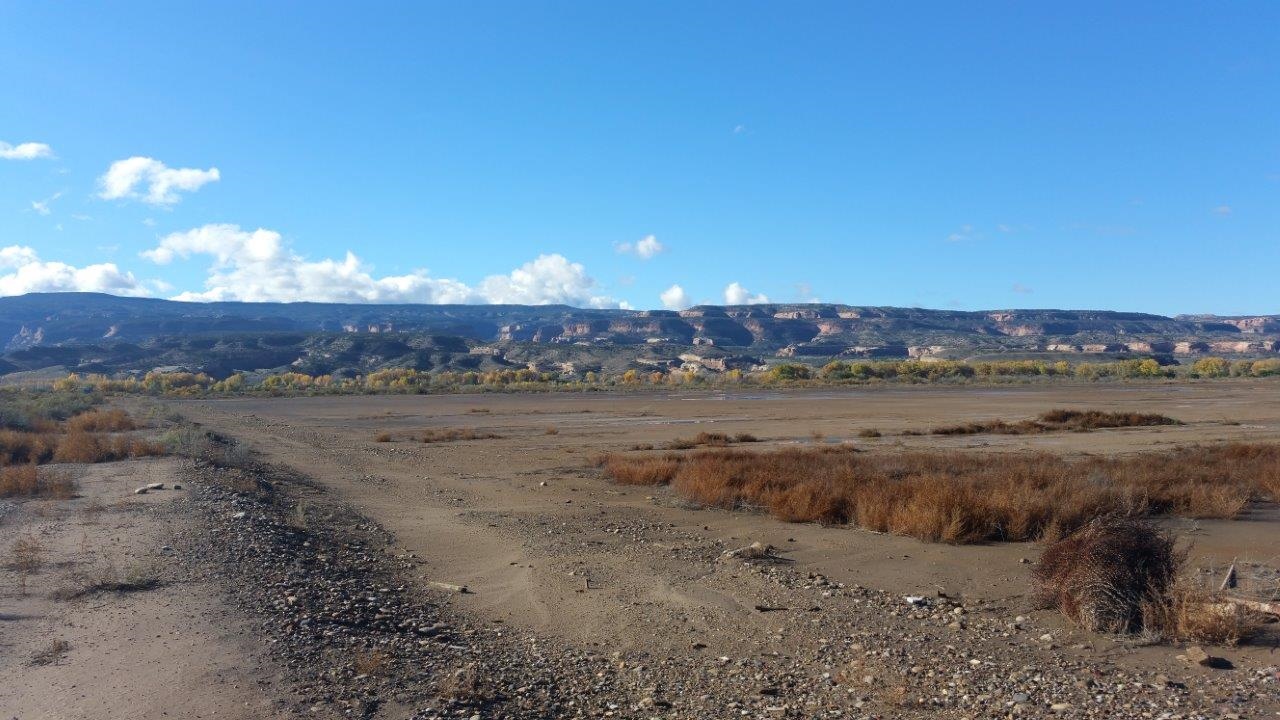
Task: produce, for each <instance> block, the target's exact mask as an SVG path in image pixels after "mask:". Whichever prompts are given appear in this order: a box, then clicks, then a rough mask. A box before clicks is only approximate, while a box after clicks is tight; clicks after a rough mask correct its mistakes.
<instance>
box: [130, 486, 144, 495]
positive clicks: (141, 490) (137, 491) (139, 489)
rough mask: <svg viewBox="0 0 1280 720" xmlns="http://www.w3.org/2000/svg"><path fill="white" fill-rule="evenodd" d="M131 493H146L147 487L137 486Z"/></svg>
mask: <svg viewBox="0 0 1280 720" xmlns="http://www.w3.org/2000/svg"><path fill="white" fill-rule="evenodd" d="M133 494H134V495H146V494H147V488H146V487H140V488H137V489H136V490H134V491H133Z"/></svg>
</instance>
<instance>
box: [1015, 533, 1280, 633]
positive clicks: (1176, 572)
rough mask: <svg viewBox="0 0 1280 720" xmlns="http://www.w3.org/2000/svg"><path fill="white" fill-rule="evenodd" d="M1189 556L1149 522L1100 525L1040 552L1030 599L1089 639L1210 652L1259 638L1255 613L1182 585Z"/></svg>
mask: <svg viewBox="0 0 1280 720" xmlns="http://www.w3.org/2000/svg"><path fill="white" fill-rule="evenodd" d="M1186 557H1187V556H1186V553H1185V552H1184V551H1181V550H1179V549H1177V547H1176V546H1175V542H1174V538H1173V536H1172V535H1170V534H1168V533H1166V532H1163V531H1161V530H1159V529H1158V528H1156V527H1155V526H1154V525H1153V524H1151V523H1150V522H1148V521H1145V520H1141V519H1136V518H1118V517H1107V518H1099V519H1096V520H1094V521H1092V522H1090V523H1089V524H1087V525H1085V526H1084V527H1082V528H1080V529H1079V530H1077V531H1076V532H1074V533H1072V534H1071V535H1069V536H1068V537H1065V538H1063V539H1062V540H1059V541H1058V542H1056V543H1054V544H1053V545H1051V546H1049V548H1048V549H1047V550H1045V552H1044V555H1042V556H1041V558H1040V562H1039V563H1038V564H1037V566H1036V568H1035V570H1034V572H1033V576H1032V577H1033V583H1034V589H1035V596H1036V599H1037V600H1038V602H1039V603H1040V605H1041V606H1042V607H1045V608H1053V609H1057V610H1058V611H1059V612H1061V613H1062V614H1063V615H1064V616H1066V617H1067V619H1069V620H1071V621H1072V622H1073V623H1075V624H1076V625H1078V626H1079V627H1082V628H1084V629H1086V630H1089V631H1092V632H1100V633H1108V634H1129V633H1143V634H1145V635H1147V636H1149V637H1153V638H1163V639H1165V640H1172V641H1191V642H1203V643H1211V644H1215V645H1235V644H1237V643H1239V642H1240V641H1242V640H1244V639H1247V638H1248V637H1250V636H1251V635H1253V634H1254V633H1256V632H1257V630H1258V629H1259V627H1260V624H1259V622H1258V618H1257V616H1256V615H1255V614H1254V613H1252V612H1251V611H1249V610H1248V609H1246V608H1244V607H1242V606H1240V605H1239V604H1236V603H1232V602H1229V601H1227V600H1226V599H1224V598H1222V597H1220V596H1218V595H1217V594H1216V593H1212V592H1210V591H1208V590H1205V589H1202V588H1196V587H1194V586H1193V585H1192V584H1191V582H1190V581H1188V580H1187V579H1185V573H1184V572H1183V571H1184V566H1185V564H1186Z"/></svg>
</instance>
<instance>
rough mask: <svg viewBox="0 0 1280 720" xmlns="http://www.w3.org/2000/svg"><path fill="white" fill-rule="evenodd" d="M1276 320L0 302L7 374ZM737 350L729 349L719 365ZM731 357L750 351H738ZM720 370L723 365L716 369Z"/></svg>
mask: <svg viewBox="0 0 1280 720" xmlns="http://www.w3.org/2000/svg"><path fill="white" fill-rule="evenodd" d="M1277 352H1280V316H1275V315H1266V316H1250V317H1215V316H1209V315H1204V316H1200V315H1196V316H1179V317H1174V318H1170V317H1164V316H1160V315H1149V314H1143V313H1125V312H1110V311H1097V310H994V311H979V312H960V311H952V310H924V309H918V308H894V307H857V306H849V305H835V304H768V305H747V306H727V307H719V306H699V307H694V308H691V309H689V310H685V311H681V312H674V311H662V310H650V311H631V310H595V309H582V308H573V307H568V306H563V305H543V306H524V305H343V304H330V303H294V304H281V303H180V302H173V301H168V300H153V299H142V298H121V297H115V296H111V295H100V294H92V293H49V294H31V295H23V296H18V297H7V298H0V353H2V356H0V374H3V373H8V372H16V371H21V370H36V369H41V368H46V367H53V366H62V367H66V368H69V369H79V370H82V371H94V372H114V371H118V370H145V369H150V368H151V367H157V366H166V365H170V366H185V367H193V368H200V369H204V370H206V371H208V372H210V373H212V374H219V375H222V374H226V373H229V372H231V371H234V370H259V369H277V368H284V367H295V368H303V367H305V368H307V369H310V370H313V371H317V372H332V371H335V370H343V369H345V370H349V371H361V372H363V371H367V370H369V369H373V368H376V367H383V366H395V367H417V368H419V369H441V368H451V369H459V368H487V367H511V366H519V367H525V366H547V367H556V368H563V367H564V366H566V365H567V366H568V367H572V368H578V367H589V368H594V367H605V368H618V367H628V366H632V367H637V366H638V367H646V366H648V367H652V366H655V365H657V366H661V365H664V364H667V365H669V364H672V363H674V364H679V363H680V362H689V361H690V360H689V359H688V358H686V359H685V360H684V361H681V360H680V356H681V355H686V356H691V357H696V358H698V360H697V362H700V363H701V362H704V361H708V362H710V365H711V366H716V365H726V363H727V364H728V365H733V364H734V363H735V362H736V363H738V364H744V363H748V362H749V361H755V362H759V361H760V359H767V358H770V357H774V358H777V357H789V358H796V359H800V360H807V361H821V360H824V359H827V358H833V357H846V358H849V357H883V358H894V357H899V358H901V357H920V358H930V357H948V358H966V357H986V356H1003V357H1028V356H1070V355H1094V356H1106V357H1118V356H1134V355H1141V356H1151V355H1154V356H1165V357H1178V356H1197V355H1204V354H1220V355H1228V356H1242V357H1243V356H1265V355H1271V354H1275V353H1277ZM726 358H728V360H725V359H726ZM733 358H741V359H740V360H734V359H733ZM713 369H714V367H713Z"/></svg>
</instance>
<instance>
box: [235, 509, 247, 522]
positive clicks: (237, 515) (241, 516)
mask: <svg viewBox="0 0 1280 720" xmlns="http://www.w3.org/2000/svg"><path fill="white" fill-rule="evenodd" d="M248 514H249V513H247V512H245V511H244V510H241V511H240V512H237V513H232V515H231V519H232V520H243V519H244V518H245V516H247V515H248Z"/></svg>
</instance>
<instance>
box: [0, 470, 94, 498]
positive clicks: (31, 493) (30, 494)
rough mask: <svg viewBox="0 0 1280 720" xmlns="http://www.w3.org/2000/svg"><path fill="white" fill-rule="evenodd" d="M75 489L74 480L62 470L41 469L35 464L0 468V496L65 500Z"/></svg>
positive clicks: (71, 495) (72, 494) (73, 493)
mask: <svg viewBox="0 0 1280 720" xmlns="http://www.w3.org/2000/svg"><path fill="white" fill-rule="evenodd" d="M75 491H76V483H75V481H74V480H72V479H71V476H70V475H68V474H66V473H63V472H50V471H47V470H46V471H41V470H39V469H37V468H36V466H35V465H19V466H17V467H7V468H0V498H15V497H21V498H49V499H53V500H67V499H70V498H71V497H73V496H74V495H75Z"/></svg>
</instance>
